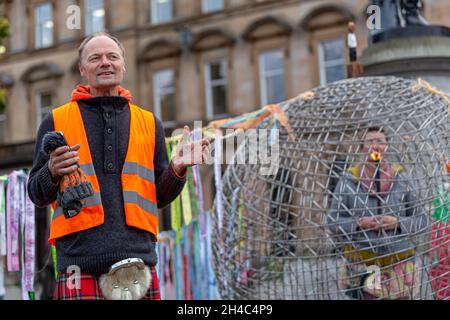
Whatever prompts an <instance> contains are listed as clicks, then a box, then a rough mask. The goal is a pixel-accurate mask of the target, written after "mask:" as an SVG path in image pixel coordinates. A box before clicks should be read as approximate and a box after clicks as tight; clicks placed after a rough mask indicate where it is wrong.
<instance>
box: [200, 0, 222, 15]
mask: <svg viewBox="0 0 450 320" xmlns="http://www.w3.org/2000/svg"><path fill="white" fill-rule="evenodd" d="M208 1H209V0H202V3H201V5H202V13H204V14H208V13H213V12H220V11H222V10H224V9H225V0H220V1H222V7H221V8H219V9H214V10H211V9H209V8H208Z"/></svg>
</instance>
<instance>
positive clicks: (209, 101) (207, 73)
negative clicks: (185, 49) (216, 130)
mask: <svg viewBox="0 0 450 320" xmlns="http://www.w3.org/2000/svg"><path fill="white" fill-rule="evenodd" d="M218 62H219V63H221V64H223V68H224V70H225V76H224V78H222V79H220V80H211V65H212V64H214V63H218ZM203 68H204V69H203V76H204V79H205V82H204V92H205V110H206V118H207V119H215V118H218V117H221V116H224V115H227V114H228V108H229V106H228V94H229V93H228V90H229V86H228V61H227V59H226V58H223V59H214V60H210V61H206V62H205V63H204V64H203ZM211 82H219V84H217V85H215V84H213V83H211ZM220 82H223V83H222V84H221V83H220ZM213 86H224V87H225V109H226V112H225V113H220V114H214V105H213V101H214V99H213V90H212V89H213Z"/></svg>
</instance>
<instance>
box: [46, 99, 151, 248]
mask: <svg viewBox="0 0 450 320" xmlns="http://www.w3.org/2000/svg"><path fill="white" fill-rule="evenodd" d="M129 106H130V138H129V142H128V151H127V155H126V158H125V163H124V166H123V169H122V187H123V199H124V204H125V218H126V219H125V220H126V223H127V225H129V226H132V227H136V228H139V229H142V230H145V231H148V232H150V233H152V234H154V235H155V237H156V236H157V234H158V206H157V202H156V187H155V176H154V167H153V157H154V150H155V119H154V117H153V114H152V113H151V112H149V111H146V110H143V109H141V108H139V107H138V106H135V105H133V104H131V103H129ZM52 113H53V122H54V126H55V131H62V132H63V134H64V137H65V138H66V140H67V143H68V144H69V146H73V145H76V144H80V146H81V147H80V149H79V150H78V154H79V158H80V161H79V162H78V163H79V164H80V166H81V169H82V170H83V172H84V173H85V175H86V178H87V180H88V181H89V182H90V183H91V185H92V188H93V190H94V195H93V196H91V197H89V198H87V199H85V200H84V201H83V207H82V209H81V212H80V213H79V214H78V215H76V216H75V217H72V218H66V217H65V216H64V214H63V211H62V208H61V207H57V206H56V203H53V207H54V208H55V211H54V214H53V218H52V222H51V225H50V238H49V242H50V243H51V244H53V245H55V239H57V238H60V237H63V236H66V235H68V234H71V233H75V232H79V231H83V230H86V229H90V228H93V227H96V226H99V225H101V224H103V223H104V211H103V206H102V199H101V195H100V186H99V183H98V180H97V176H96V174H95V170H94V165H93V162H92V157H91V152H90V150H89V144H88V140H87V136H86V131H85V128H84V123H83V119H82V117H81V112H80V108H79V106H78V104H77V102H70V103H68V104H66V105H63V106H61V107H59V108H56V109H54V110H53V112H52Z"/></svg>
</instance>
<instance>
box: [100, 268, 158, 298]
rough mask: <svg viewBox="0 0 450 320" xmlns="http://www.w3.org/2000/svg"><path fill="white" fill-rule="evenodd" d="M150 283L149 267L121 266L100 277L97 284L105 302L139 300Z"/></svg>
mask: <svg viewBox="0 0 450 320" xmlns="http://www.w3.org/2000/svg"><path fill="white" fill-rule="evenodd" d="M151 282H152V273H151V271H150V267H149V266H145V265H143V264H142V265H141V264H133V263H128V264H123V265H121V266H119V267H116V268H114V267H112V268H111V271H110V272H109V273H106V274H103V275H101V276H100V279H99V284H100V289H101V290H102V293H103V296H104V297H105V299H106V300H140V299H142V298H143V297H144V296H145V294H146V293H147V291H148V289H149V288H150V283H151Z"/></svg>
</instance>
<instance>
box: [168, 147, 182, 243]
mask: <svg viewBox="0 0 450 320" xmlns="http://www.w3.org/2000/svg"><path fill="white" fill-rule="evenodd" d="M166 146H167V156H168V158H169V161H170V160H171V159H172V149H173V148H172V147H175V146H172V143H171V142H168V143H166ZM180 207H181V201H180V196H178V197H177V198H176V199H175V200H174V201H172V203H171V204H170V220H171V226H172V229H173V230H175V232H176V237H175V238H176V244H179V243H180V232H181V208H180Z"/></svg>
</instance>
